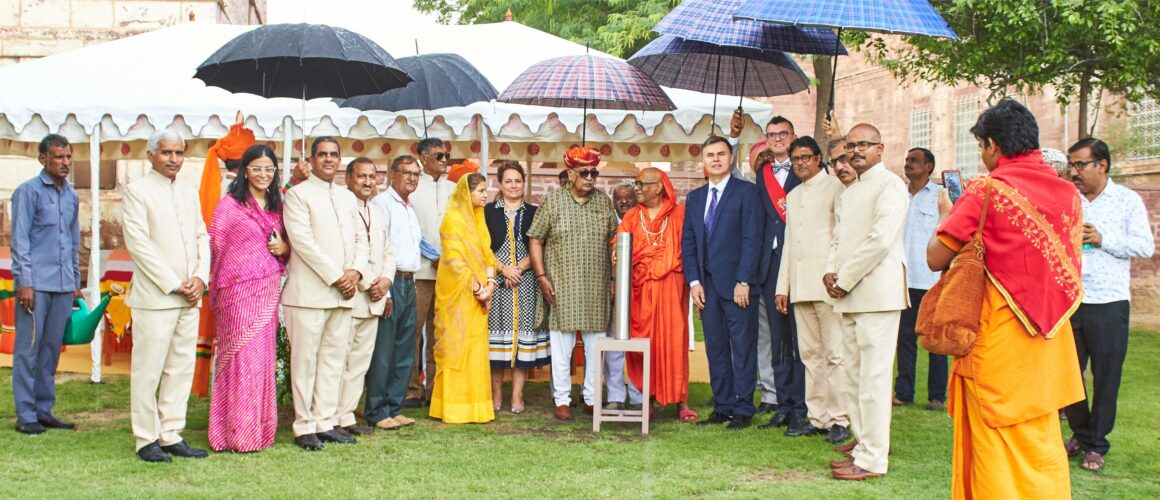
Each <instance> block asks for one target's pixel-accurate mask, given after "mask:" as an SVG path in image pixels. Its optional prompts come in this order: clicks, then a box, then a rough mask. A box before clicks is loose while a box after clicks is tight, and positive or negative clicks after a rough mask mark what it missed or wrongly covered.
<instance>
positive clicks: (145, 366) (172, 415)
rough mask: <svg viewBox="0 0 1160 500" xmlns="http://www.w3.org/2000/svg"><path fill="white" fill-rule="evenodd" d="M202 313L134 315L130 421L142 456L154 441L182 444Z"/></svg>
mask: <svg viewBox="0 0 1160 500" xmlns="http://www.w3.org/2000/svg"><path fill="white" fill-rule="evenodd" d="M199 312H200V310H199V309H198V308H196V307H180V308H176V309H157V310H148V309H133V311H132V312H131V313H130V314H131V315H132V318H133V354H132V362H131V363H132V366H131V372H130V373H131V375H130V379H129V401H130V403H129V407H130V414H129V420H130V421H131V423H132V426H133V436H134V437H135V438H136V439H137V449H138V450H140V449H141V448H144V447H145V446H147V445H149V443H152V442H154V441H160V442H161V446H169V445H173V444H177V443H179V442H181V431H182V430H184V429H185V410H186V403H188V402H189V391H190V389H191V388H192V387H193V366H194V360H195V359H196V357H197V327H198V322H199Z"/></svg>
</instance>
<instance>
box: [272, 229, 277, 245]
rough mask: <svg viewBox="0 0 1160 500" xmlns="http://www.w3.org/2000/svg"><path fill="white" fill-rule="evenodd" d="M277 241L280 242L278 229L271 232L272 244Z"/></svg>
mask: <svg viewBox="0 0 1160 500" xmlns="http://www.w3.org/2000/svg"><path fill="white" fill-rule="evenodd" d="M275 241H278V230H277V229H275V230H272V231H270V243H273V242H275Z"/></svg>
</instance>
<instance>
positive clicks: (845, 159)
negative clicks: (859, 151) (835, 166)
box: [834, 155, 850, 163]
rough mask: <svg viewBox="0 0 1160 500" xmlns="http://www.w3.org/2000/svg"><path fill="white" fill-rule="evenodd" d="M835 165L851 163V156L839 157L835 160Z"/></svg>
mask: <svg viewBox="0 0 1160 500" xmlns="http://www.w3.org/2000/svg"><path fill="white" fill-rule="evenodd" d="M834 163H850V155H838V157H837V158H834Z"/></svg>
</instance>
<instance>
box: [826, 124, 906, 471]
mask: <svg viewBox="0 0 1160 500" xmlns="http://www.w3.org/2000/svg"><path fill="white" fill-rule="evenodd" d="M882 149H883V148H882V137H881V135H880V134H879V133H878V129H876V128H874V127H873V126H871V125H868V124H860V125H857V126H855V127H854V128H853V129H851V130H850V133H849V134H847V135H846V152H847V153H848V154H849V155H850V165H851V166H852V167H854V170H855V171H856V172H857V173H858V180H856V181H854V182H853V183H851V184H850V186H849V187H847V188H846V190H845V191H844V192H842V195H841V196H840V197H839V198H838V212H837V225H836V226H835V228H834V239H833V242H832V243H831V245H830V252H829V262H828V264H827V266H826V275H825V276H824V277H823V282H824V283H825V285H826V289H827V294H828V295H829V296H830V297H831V298H832V299H833V305H834V311H835V312H838V313H840V314H841V315H842V330H843V338H844V339H845V342H844V343H843V345H844V346H845V350H844V351H843V353H844V355H843V359H842V361H843V363H844V364H845V365H846V374H847V376H846V383H847V387H846V409H847V411H849V413H850V424H851V426H852V427H853V430H854V436H855V437H856V438H857V439H858V441H857V442H856V445H854V447H853V448H851V449H850V455H849V457H848V458H847V459H846V460H840V461H835V462H833V463H831V464H830V465H831V468H832V471H831V472H832V475H833V477H834V478H835V479H841V480H859V479H866V478H871V477H879V476H882V475H885V474H886V469H887V454H888V452H889V450H890V411H891V403H890V401H891V395H890V391H891V387H890V377H891V374H892V371H893V367H894V354H895V348H896V346H897V337H898V320H899V315H900V313H901V311H902V310H903V309H906V308H907V307H908V306H909V305H910V297H909V295H908V293H907V290H906V251H905V250H904V249H903V245H902V227H903V224H904V222H905V221H906V210H907V206H908V205H909V203H910V193H909V191H907V189H906V184H905V183H904V182H902V179H901V178H900V177H899V176H898V175H895V174H894V173H892V172H891V171H889V170H887V169H886V166H885V165H883V164H882Z"/></svg>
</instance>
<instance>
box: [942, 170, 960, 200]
mask: <svg viewBox="0 0 1160 500" xmlns="http://www.w3.org/2000/svg"><path fill="white" fill-rule="evenodd" d="M942 179H943V187H945V188H946V189H947V194H949V195H950V196H951V203H955V202H957V201H959V198H960V197H962V196H963V174H962V173H961V172H959V171H958V170H945V171H943V173H942Z"/></svg>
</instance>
